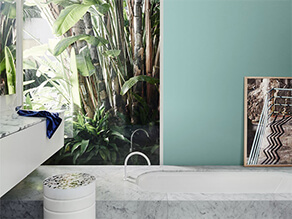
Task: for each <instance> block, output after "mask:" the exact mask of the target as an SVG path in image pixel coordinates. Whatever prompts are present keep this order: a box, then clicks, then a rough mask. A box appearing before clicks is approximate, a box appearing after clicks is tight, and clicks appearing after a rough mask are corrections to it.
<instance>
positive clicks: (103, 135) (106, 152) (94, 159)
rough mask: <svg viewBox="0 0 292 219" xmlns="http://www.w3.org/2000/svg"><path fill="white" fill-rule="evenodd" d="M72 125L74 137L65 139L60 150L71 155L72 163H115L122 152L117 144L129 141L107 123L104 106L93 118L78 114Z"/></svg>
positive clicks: (107, 117)
mask: <svg viewBox="0 0 292 219" xmlns="http://www.w3.org/2000/svg"><path fill="white" fill-rule="evenodd" d="M73 126H74V132H75V133H74V137H73V138H68V139H66V140H65V142H66V143H65V146H64V148H63V152H62V153H63V154H67V156H71V157H72V162H73V164H88V163H95V164H116V162H117V159H118V157H119V156H120V155H121V152H122V151H121V150H120V148H119V147H118V145H123V144H128V143H129V140H128V139H127V138H125V136H124V135H123V134H122V133H121V132H119V131H117V128H116V127H111V126H110V125H109V112H105V109H104V107H101V108H100V109H98V110H96V112H95V114H94V117H93V118H89V117H87V116H84V115H78V116H77V121H74V122H73Z"/></svg>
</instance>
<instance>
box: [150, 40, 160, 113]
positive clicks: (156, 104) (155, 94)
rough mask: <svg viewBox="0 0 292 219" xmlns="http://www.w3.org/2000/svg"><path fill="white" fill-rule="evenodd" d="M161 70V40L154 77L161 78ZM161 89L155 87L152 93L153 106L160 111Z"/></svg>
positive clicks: (154, 67) (156, 56)
mask: <svg viewBox="0 0 292 219" xmlns="http://www.w3.org/2000/svg"><path fill="white" fill-rule="evenodd" d="M159 72H160V41H159V43H158V47H157V51H156V55H155V60H154V65H153V70H152V77H154V78H159ZM159 96H160V95H159V91H157V89H154V92H153V94H152V104H153V105H152V107H153V109H157V110H158V112H159V111H160V98H159Z"/></svg>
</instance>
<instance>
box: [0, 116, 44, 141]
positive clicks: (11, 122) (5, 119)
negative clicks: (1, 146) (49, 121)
mask: <svg viewBox="0 0 292 219" xmlns="http://www.w3.org/2000/svg"><path fill="white" fill-rule="evenodd" d="M44 120H46V119H45V118H40V117H24V116H18V115H17V114H16V115H15V116H14V117H13V118H12V116H11V115H5V116H4V115H3V116H2V115H1V118H0V139H1V138H3V137H6V136H9V135H11V134H13V133H16V132H19V131H21V130H23V129H26V128H28V127H30V126H33V125H35V124H38V123H40V122H42V121H44Z"/></svg>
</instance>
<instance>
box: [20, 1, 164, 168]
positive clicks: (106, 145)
mask: <svg viewBox="0 0 292 219" xmlns="http://www.w3.org/2000/svg"><path fill="white" fill-rule="evenodd" d="M24 4H25V7H26V8H27V11H33V10H34V11H35V13H34V14H35V15H41V17H42V19H45V20H46V21H47V24H48V27H49V28H50V29H51V30H52V36H53V37H47V38H48V39H47V42H46V43H44V42H42V40H40V37H38V36H35V35H34V34H33V33H32V32H33V31H30V30H29V29H26V28H24V34H26V36H29V38H30V41H33V45H34V46H29V47H27V48H26V50H24V53H23V58H24V63H23V64H24V78H25V81H24V85H25V86H24V96H25V97H24V99H25V104H24V107H25V108H27V109H36V110H39V109H46V110H58V109H63V110H65V111H66V114H65V117H66V123H65V125H66V138H65V145H64V147H63V148H62V149H61V150H60V151H59V152H58V153H57V154H56V155H55V156H54V157H53V158H52V159H50V160H49V161H48V162H47V164H122V163H123V161H124V158H125V157H126V156H127V154H128V153H129V152H130V147H131V145H132V147H133V148H134V150H138V151H141V152H143V153H145V154H146V155H147V156H149V157H150V159H151V162H152V163H153V164H155V163H156V164H158V163H159V72H160V71H159V68H160V2H159V1H158V0H145V1H142V0H50V1H46V0H26V1H25V3H24ZM28 9H30V10H28ZM31 14H33V13H31ZM31 17H32V18H31V21H30V22H33V16H31ZM24 26H25V25H24ZM40 28H41V27H40ZM40 31H41V29H40ZM31 45H32V44H31ZM136 129H143V130H145V131H147V133H148V134H149V135H148V136H149V137H148V136H147V135H145V133H144V132H139V131H138V132H136V134H135V135H134V136H131V135H132V133H133V132H134V131H135V130H136ZM131 139H132V143H131V141H130V140H131ZM135 159H136V160H135ZM133 161H134V162H135V163H136V164H137V163H140V160H139V158H135V157H134V158H133Z"/></svg>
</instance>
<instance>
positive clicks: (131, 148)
mask: <svg viewBox="0 0 292 219" xmlns="http://www.w3.org/2000/svg"><path fill="white" fill-rule="evenodd" d="M137 131H143V132H145V134H146V135H147V137H148V138H149V134H148V132H147V131H146V130H144V129H136V130H135V131H133V133H132V135H131V147H130V152H132V151H133V136H134V134H135V133H136V132H137Z"/></svg>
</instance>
